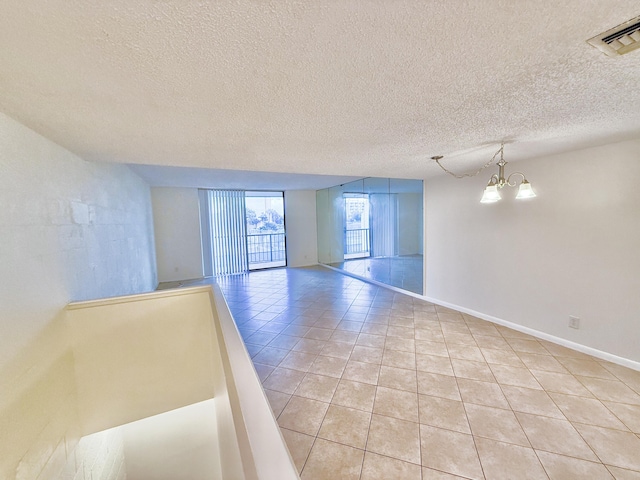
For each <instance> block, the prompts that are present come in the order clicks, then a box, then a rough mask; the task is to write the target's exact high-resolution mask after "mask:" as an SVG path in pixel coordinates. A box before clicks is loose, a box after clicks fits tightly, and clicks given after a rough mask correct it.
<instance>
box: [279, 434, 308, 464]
mask: <svg viewBox="0 0 640 480" xmlns="http://www.w3.org/2000/svg"><path fill="white" fill-rule="evenodd" d="M280 431H281V432H282V436H283V437H284V441H285V443H286V444H287V448H288V449H289V453H291V458H293V463H295V464H296V468H297V469H298V473H300V472H302V468H303V467H304V464H305V463H306V461H307V458H308V457H309V452H310V451H311V446H312V445H313V442H314V440H315V438H314V437H311V436H309V435H305V434H304V433H299V432H294V431H293V430H287V429H286V428H281V429H280Z"/></svg>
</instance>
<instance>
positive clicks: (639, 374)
mask: <svg viewBox="0 0 640 480" xmlns="http://www.w3.org/2000/svg"><path fill="white" fill-rule="evenodd" d="M599 363H600V365H602V367H603V368H605V369H606V370H607V371H609V372H611V373H612V374H614V375H615V376H616V377H617V378H618V379H620V380H622V381H623V382H624V383H626V384H627V386H628V387H630V388H632V389H633V390H634V391H635V392H636V393H638V394H640V371H637V370H632V369H630V368H627V367H623V366H622V365H616V364H614V363H610V362H605V361H604V360H600V361H599Z"/></svg>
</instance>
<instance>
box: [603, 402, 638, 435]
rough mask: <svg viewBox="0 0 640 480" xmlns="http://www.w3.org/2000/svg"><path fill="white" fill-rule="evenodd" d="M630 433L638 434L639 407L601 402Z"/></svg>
mask: <svg viewBox="0 0 640 480" xmlns="http://www.w3.org/2000/svg"><path fill="white" fill-rule="evenodd" d="M603 403H604V405H605V406H606V407H607V408H608V409H609V410H611V411H612V412H613V413H614V414H615V415H616V417H618V418H619V419H620V420H622V423H624V424H625V425H626V426H627V428H629V429H630V430H631V431H632V432H635V433H640V406H639V405H628V404H624V403H614V402H606V401H605V402H603Z"/></svg>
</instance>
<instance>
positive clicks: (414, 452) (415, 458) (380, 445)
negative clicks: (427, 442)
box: [367, 415, 420, 465]
mask: <svg viewBox="0 0 640 480" xmlns="http://www.w3.org/2000/svg"><path fill="white" fill-rule="evenodd" d="M367 451H369V452H374V453H378V454H380V455H385V456H388V457H392V458H396V459H399V460H403V461H405V462H410V463H415V464H418V465H419V464H420V430H419V424H417V423H413V422H408V421H406V420H399V419H397V418H391V417H385V416H383V415H373V416H372V418H371V426H370V427H369V438H368V440H367Z"/></svg>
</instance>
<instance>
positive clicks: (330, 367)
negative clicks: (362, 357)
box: [309, 355, 347, 378]
mask: <svg viewBox="0 0 640 480" xmlns="http://www.w3.org/2000/svg"><path fill="white" fill-rule="evenodd" d="M346 366H347V359H346V358H338V357H325V356H324V355H319V356H318V357H316V359H315V361H314V362H313V365H311V367H309V373H316V374H318V375H326V376H328V377H336V378H340V377H342V372H344V368H345V367H346Z"/></svg>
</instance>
